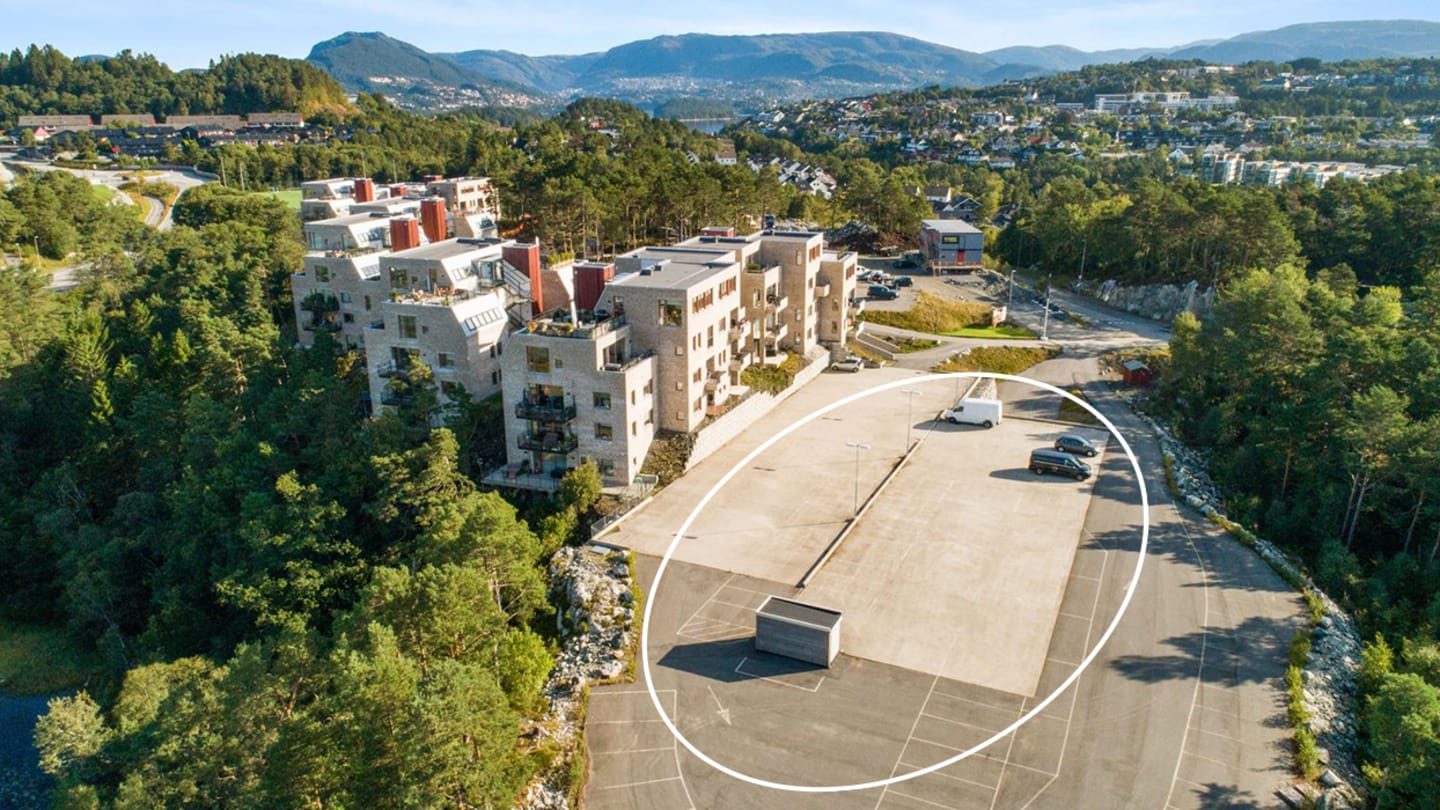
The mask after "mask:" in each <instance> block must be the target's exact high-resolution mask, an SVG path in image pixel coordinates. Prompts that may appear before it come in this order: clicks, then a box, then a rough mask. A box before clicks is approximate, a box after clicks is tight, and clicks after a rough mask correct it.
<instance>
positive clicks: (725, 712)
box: [705, 683, 730, 726]
mask: <svg viewBox="0 0 1440 810" xmlns="http://www.w3.org/2000/svg"><path fill="white" fill-rule="evenodd" d="M705 691H707V692H709V693H710V699H711V700H713V701H715V705H716V706H719V707H720V710H719V711H717V712H715V713H716V714H718V715H720V719H721V720H724V721H725V725H727V726H728V725H730V710H729V709H727V708H725V704H723V703H721V702H720V698H718V697H716V696H715V690H714V689H712V688H710V684H708V683H707V684H705Z"/></svg>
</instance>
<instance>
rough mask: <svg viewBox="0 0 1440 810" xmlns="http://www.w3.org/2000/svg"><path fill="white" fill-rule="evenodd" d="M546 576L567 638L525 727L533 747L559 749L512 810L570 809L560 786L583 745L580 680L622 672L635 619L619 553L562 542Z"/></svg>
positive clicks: (560, 627) (606, 677)
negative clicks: (545, 704)
mask: <svg viewBox="0 0 1440 810" xmlns="http://www.w3.org/2000/svg"><path fill="white" fill-rule="evenodd" d="M550 582H551V591H552V593H551V596H552V601H553V602H554V603H555V605H556V607H557V612H556V616H555V622H556V626H557V629H558V630H559V631H560V632H561V634H562V636H563V637H564V638H565V644H564V646H563V648H562V649H561V651H560V656H559V657H558V658H557V659H556V661H555V669H554V670H552V671H551V673H550V679H549V681H547V682H546V684H545V694H546V696H547V697H548V698H549V699H550V709H549V711H548V712H547V713H546V715H545V716H544V717H543V718H541V719H540V720H538V721H537V722H536V723H535V724H534V726H533V728H532V729H531V730H530V731H529V732H528V733H529V735H530V737H531V746H532V747H533V748H537V749H539V748H554V749H558V750H559V751H560V752H561V754H560V756H559V757H557V758H556V760H555V762H554V763H552V765H551V767H550V768H549V769H548V770H546V771H545V772H544V773H542V774H540V775H539V776H537V777H536V778H535V781H533V782H532V783H531V784H530V785H529V787H528V788H527V789H526V791H525V794H524V795H523V796H522V797H521V800H520V802H519V803H518V804H517V805H516V810H569V808H570V804H569V802H568V800H567V799H566V797H565V790H564V789H563V785H564V779H565V778H566V776H567V775H568V773H569V765H570V763H571V761H572V760H573V759H574V757H575V756H576V755H577V753H578V752H577V751H576V748H577V746H579V745H580V744H581V742H580V727H581V725H582V724H583V723H584V721H585V718H584V717H582V716H581V708H582V703H583V696H584V694H585V687H586V686H587V685H589V684H590V683H593V682H595V681H604V680H609V679H612V678H618V677H619V676H620V675H621V674H622V673H624V672H625V663H626V655H627V654H628V652H629V650H630V641H631V637H632V633H633V628H634V623H635V605H634V599H635V597H634V594H633V592H632V591H631V590H630V567H629V565H628V564H627V563H626V559H625V554H624V553H623V552H618V551H617V552H611V553H608V554H607V553H604V552H600V551H596V550H593V549H588V548H562V549H560V550H559V551H557V552H555V556H554V557H551V558H550ZM582 778H583V775H582Z"/></svg>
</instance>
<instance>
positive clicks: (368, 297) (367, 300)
mask: <svg viewBox="0 0 1440 810" xmlns="http://www.w3.org/2000/svg"><path fill="white" fill-rule="evenodd" d="M365 311H366V312H369V311H370V296H368V295H367V296H365Z"/></svg>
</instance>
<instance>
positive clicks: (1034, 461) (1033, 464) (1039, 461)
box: [1030, 450, 1090, 481]
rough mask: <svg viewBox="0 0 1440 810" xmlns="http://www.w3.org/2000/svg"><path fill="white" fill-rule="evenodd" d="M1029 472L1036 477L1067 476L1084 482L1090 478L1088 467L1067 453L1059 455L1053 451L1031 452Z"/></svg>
mask: <svg viewBox="0 0 1440 810" xmlns="http://www.w3.org/2000/svg"><path fill="white" fill-rule="evenodd" d="M1030 472H1033V473H1035V474H1036V475H1044V474H1045V473H1054V474H1056V475H1068V476H1070V477H1071V478H1074V479H1075V480H1076V481H1084V480H1085V479H1087V478H1089V477H1090V465H1089V464H1086V463H1085V462H1083V461H1081V460H1080V459H1078V458H1075V457H1074V456H1072V455H1070V454H1068V453H1060V452H1057V451H1055V450H1031V451H1030Z"/></svg>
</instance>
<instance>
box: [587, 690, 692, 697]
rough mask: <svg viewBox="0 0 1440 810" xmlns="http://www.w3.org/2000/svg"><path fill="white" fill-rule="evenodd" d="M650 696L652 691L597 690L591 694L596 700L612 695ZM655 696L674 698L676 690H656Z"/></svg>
mask: <svg viewBox="0 0 1440 810" xmlns="http://www.w3.org/2000/svg"><path fill="white" fill-rule="evenodd" d="M648 694H650V690H649V689H606V690H605V691H603V692H601V691H598V690H596V691H594V692H591V693H590V697H591V698H592V699H594V698H597V697H609V696H610V695H648ZM655 694H657V695H664V694H669V695H672V696H673V695H674V694H675V690H674V689H656V690H655Z"/></svg>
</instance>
